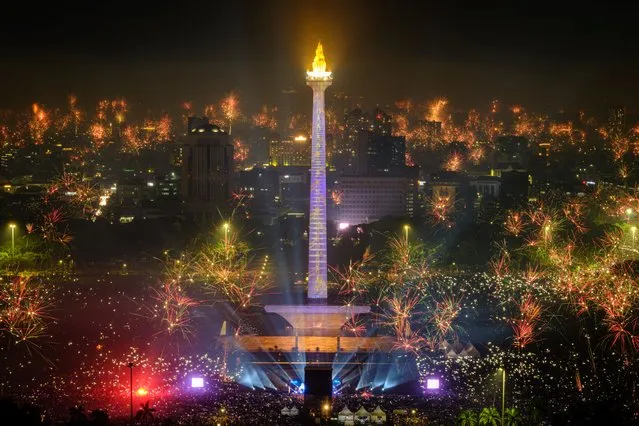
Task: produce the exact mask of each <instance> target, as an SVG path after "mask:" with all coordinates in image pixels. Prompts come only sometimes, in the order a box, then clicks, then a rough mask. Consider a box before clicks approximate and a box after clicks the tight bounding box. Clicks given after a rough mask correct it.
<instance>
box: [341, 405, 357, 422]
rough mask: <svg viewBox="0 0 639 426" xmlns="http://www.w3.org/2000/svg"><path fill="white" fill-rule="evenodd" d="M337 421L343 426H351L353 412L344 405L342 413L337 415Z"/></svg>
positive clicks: (353, 417)
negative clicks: (343, 425)
mask: <svg viewBox="0 0 639 426" xmlns="http://www.w3.org/2000/svg"><path fill="white" fill-rule="evenodd" d="M337 420H338V421H339V422H340V423H344V424H345V425H352V424H353V421H354V420H355V415H353V412H352V411H351V410H349V409H348V407H347V406H346V405H345V406H344V408H343V409H342V411H340V412H339V413H338V414H337Z"/></svg>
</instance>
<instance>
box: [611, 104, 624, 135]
mask: <svg viewBox="0 0 639 426" xmlns="http://www.w3.org/2000/svg"><path fill="white" fill-rule="evenodd" d="M625 127H626V109H625V108H624V107H622V106H614V107H610V108H608V134H609V136H610V138H611V139H618V138H620V137H621V136H623V133H624V130H625Z"/></svg>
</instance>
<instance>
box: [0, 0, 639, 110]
mask: <svg viewBox="0 0 639 426" xmlns="http://www.w3.org/2000/svg"><path fill="white" fill-rule="evenodd" d="M12 7H13V8H15V9H14V11H12V12H11V14H10V15H12V16H25V15H26V14H27V13H28V16H29V17H30V19H29V20H27V21H26V22H23V21H21V20H16V21H15V22H9V23H8V24H7V25H6V26H3V28H2V29H0V36H1V37H0V39H1V40H2V41H0V47H1V48H2V49H3V52H4V55H5V58H6V59H5V61H6V63H9V64H10V66H8V67H3V70H1V71H0V91H1V92H3V93H4V96H3V100H2V102H1V104H0V108H2V109H7V108H19V107H20V106H24V105H30V104H31V103H32V102H35V101H39V102H43V103H45V104H49V103H53V102H54V101H55V100H56V99H60V98H63V97H64V96H66V95H67V94H68V93H71V92H72V93H76V94H77V95H78V96H79V97H80V98H81V99H87V100H88V101H89V102H92V101H93V100H94V99H95V100H97V99H100V98H104V97H115V96H125V97H127V98H129V99H130V100H132V101H134V102H137V103H142V104H143V105H144V106H148V107H149V108H153V109H169V108H171V107H173V106H174V105H176V104H178V103H179V102H180V101H183V100H185V99H189V100H193V101H194V102H196V103H207V102H208V100H209V99H211V98H216V97H219V96H221V95H222V94H223V93H225V92H228V91H229V90H238V91H240V92H241V94H242V95H243V98H244V99H245V100H246V102H247V104H250V105H256V106H259V105H261V104H264V103H276V102H277V101H278V97H279V96H280V94H281V91H282V90H288V89H294V90H296V91H298V92H301V93H303V85H302V84H300V83H299V80H300V79H299V76H300V75H303V71H304V67H305V64H307V63H308V62H309V60H310V59H311V58H310V57H309V54H308V51H309V49H311V48H312V46H314V44H315V43H316V41H317V38H319V39H321V40H322V41H323V43H324V44H325V46H326V47H327V49H329V50H330V51H331V52H334V55H335V58H334V71H335V73H336V75H339V76H340V79H339V80H340V82H339V83H336V85H335V88H334V89H335V91H336V92H340V91H343V92H347V93H349V94H352V95H353V96H364V97H365V98H366V99H368V100H369V101H370V102H371V103H373V104H380V105H384V104H386V103H390V102H392V101H394V100H395V99H398V98H404V97H407V96H415V97H425V98H429V97H438V96H447V97H449V98H450V99H451V101H452V102H453V103H454V104H456V105H459V106H460V107H461V108H470V107H475V108H476V107H479V106H481V105H485V104H486V103H488V102H490V101H491V100H492V99H501V100H503V101H504V102H507V103H520V104H526V105H530V106H531V107H533V108H549V109H562V108H566V109H571V108H582V107H593V106H596V105H598V104H601V103H609V104H625V105H627V106H628V107H630V108H636V106H637V105H635V104H634V99H635V98H636V96H635V95H636V94H637V93H638V89H639V87H638V85H637V83H635V79H634V75H636V73H637V60H636V59H635V57H634V55H633V54H632V52H633V47H634V46H636V45H637V40H638V38H637V36H636V35H635V34H633V32H632V25H630V24H631V17H632V11H631V10H629V9H628V7H627V6H623V5H602V6H600V7H599V8H598V9H597V10H590V9H586V8H580V9H575V10H568V11H563V12H562V11H561V10H555V9H552V10H553V13H550V12H548V10H551V9H549V7H548V5H544V4H536V9H535V11H539V13H538V14H535V13H533V14H531V15H530V16H528V15H527V14H522V13H521V12H520V11H519V10H518V9H516V8H513V7H512V6H511V7H508V6H503V5H502V6H500V5H488V6H482V7H478V6H469V5H466V6H462V5H457V6H432V7H430V8H428V9H426V10H424V9H420V7H419V6H417V5H414V4H410V3H404V4H400V5H397V6H384V7H380V8H370V7H369V8H364V7H363V4H362V3H359V2H348V4H347V5H338V4H334V3H332V2H330V1H329V2H323V3H322V4H320V5H318V6H316V7H312V6H311V7H308V6H306V5H305V6H304V7H300V6H296V5H295V4H294V2H286V1H280V2H275V4H273V5H272V7H268V8H267V7H264V6H261V5H259V4H254V3H251V2H245V3H238V4H235V3H234V4H232V5H231V4H222V5H219V6H218V5H215V6H211V5H208V6H207V5H206V4H204V3H202V4H198V3H193V4H191V8H180V7H179V6H177V5H175V4H170V5H168V6H163V7H145V6H144V5H143V4H138V5H137V6H127V7H123V5H121V4H120V5H118V4H115V5H113V6H112V7H105V6H98V5H90V6H87V5H84V6H79V5H76V6H75V7H72V6H66V7H63V6H59V5H53V6H42V7H41V8H37V9H36V10H33V11H27V10H25V9H24V8H23V7H22V6H15V5H14V6H12ZM371 9H372V10H371ZM544 12H545V13H544ZM346 58H348V61H347V60H346ZM602 59H603V60H602ZM371 69H375V73H371V72H370V70H371ZM362 76H364V78H362ZM396 77H401V78H396ZM158 88H161V89H158Z"/></svg>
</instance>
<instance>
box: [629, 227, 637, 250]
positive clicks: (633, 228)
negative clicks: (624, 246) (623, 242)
mask: <svg viewBox="0 0 639 426" xmlns="http://www.w3.org/2000/svg"><path fill="white" fill-rule="evenodd" d="M630 232H631V233H632V245H633V246H634V245H635V236H636V235H637V227H636V226H633V227H632V228H630Z"/></svg>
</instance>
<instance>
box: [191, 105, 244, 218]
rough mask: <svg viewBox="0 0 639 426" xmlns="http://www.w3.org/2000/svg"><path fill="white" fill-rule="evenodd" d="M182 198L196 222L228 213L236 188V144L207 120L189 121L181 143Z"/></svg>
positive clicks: (192, 119)
mask: <svg viewBox="0 0 639 426" xmlns="http://www.w3.org/2000/svg"><path fill="white" fill-rule="evenodd" d="M182 147H183V161H182V191H181V193H182V197H183V199H184V201H185V202H186V210H187V212H188V213H190V214H191V215H193V217H194V218H196V219H197V220H207V219H208V220H211V219H214V218H216V217H217V216H218V215H219V213H218V212H219V211H224V210H226V209H227V206H228V203H227V201H228V200H229V199H230V198H231V194H232V185H233V144H231V142H230V140H229V135H228V134H227V133H226V132H225V131H223V130H222V129H220V128H219V127H217V126H215V125H213V124H209V122H208V120H207V119H206V118H196V117H189V123H188V131H187V135H186V136H185V137H184V138H183V141H182Z"/></svg>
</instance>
